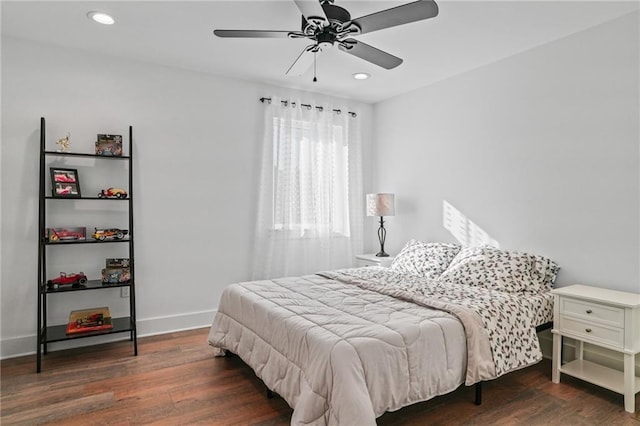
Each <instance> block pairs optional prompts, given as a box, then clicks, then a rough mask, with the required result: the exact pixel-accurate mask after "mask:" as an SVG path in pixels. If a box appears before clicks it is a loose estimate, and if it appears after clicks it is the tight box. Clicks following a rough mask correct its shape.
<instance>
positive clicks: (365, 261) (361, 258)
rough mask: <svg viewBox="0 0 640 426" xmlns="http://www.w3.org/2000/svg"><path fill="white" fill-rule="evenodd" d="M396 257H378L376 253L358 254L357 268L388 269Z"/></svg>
mask: <svg viewBox="0 0 640 426" xmlns="http://www.w3.org/2000/svg"><path fill="white" fill-rule="evenodd" d="M394 257H395V256H388V257H378V256H376V255H375V253H368V254H358V255H356V266H358V267H361V266H384V267H385V268H388V267H389V266H391V262H393V258H394Z"/></svg>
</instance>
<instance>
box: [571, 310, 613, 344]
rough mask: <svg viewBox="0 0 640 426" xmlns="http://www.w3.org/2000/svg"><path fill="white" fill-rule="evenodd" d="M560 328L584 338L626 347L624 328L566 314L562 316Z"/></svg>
mask: <svg viewBox="0 0 640 426" xmlns="http://www.w3.org/2000/svg"><path fill="white" fill-rule="evenodd" d="M560 330H561V331H562V332H569V333H572V334H575V335H576V336H579V337H581V338H584V339H585V340H594V341H597V342H599V343H604V344H607V345H611V346H616V347H619V348H622V347H624V329H623V328H617V327H608V326H604V325H597V324H594V323H593V322H587V321H580V320H577V319H574V318H571V317H567V316H565V315H562V316H560Z"/></svg>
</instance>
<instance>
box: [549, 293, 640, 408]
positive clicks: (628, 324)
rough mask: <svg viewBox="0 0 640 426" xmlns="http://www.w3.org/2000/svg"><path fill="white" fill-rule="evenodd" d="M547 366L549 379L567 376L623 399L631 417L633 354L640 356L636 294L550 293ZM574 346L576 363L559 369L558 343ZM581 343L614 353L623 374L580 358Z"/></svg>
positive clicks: (635, 388)
mask: <svg viewBox="0 0 640 426" xmlns="http://www.w3.org/2000/svg"><path fill="white" fill-rule="evenodd" d="M552 293H553V294H554V307H553V330H551V332H552V333H553V366H552V372H551V379H552V381H553V382H554V383H559V382H560V374H561V373H564V374H568V375H570V376H573V377H577V378H579V379H582V380H585V381H587V382H590V383H593V384H595V385H598V386H601V387H603V388H606V389H609V390H612V391H614V392H617V393H620V394H623V395H624V409H625V410H626V411H628V412H630V413H634V412H635V394H636V393H638V392H640V377H637V376H636V375H635V355H636V354H637V353H640V294H634V293H626V292H623V291H615V290H608V289H604V288H598V287H589V286H585V285H572V286H569V287H562V288H558V289H554V290H552ZM563 337H570V338H572V339H575V341H576V359H575V360H573V361H570V362H567V363H566V364H564V365H563V364H562V338H563ZM584 343H590V344H592V345H596V346H600V347H603V348H607V349H610V350H612V351H616V352H620V353H622V354H623V357H624V371H623V372H621V371H618V370H615V369H612V368H609V367H605V366H602V365H600V364H596V363H594V362H591V361H586V360H584V359H583V352H584Z"/></svg>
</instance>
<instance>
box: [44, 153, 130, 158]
mask: <svg viewBox="0 0 640 426" xmlns="http://www.w3.org/2000/svg"><path fill="white" fill-rule="evenodd" d="M44 153H45V155H55V156H58V157H88V158H104V159H105V160H123V159H124V160H128V159H129V156H128V155H119V156H118V155H98V154H89V153H84V152H58V151H45V152H44Z"/></svg>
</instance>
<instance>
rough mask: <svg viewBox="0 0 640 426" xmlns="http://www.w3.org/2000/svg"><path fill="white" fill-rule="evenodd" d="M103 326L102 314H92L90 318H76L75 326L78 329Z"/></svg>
mask: <svg viewBox="0 0 640 426" xmlns="http://www.w3.org/2000/svg"><path fill="white" fill-rule="evenodd" d="M103 324H104V315H102V314H93V315H91V316H88V317H85V318H78V319H77V320H76V325H77V326H78V327H97V326H99V325H103Z"/></svg>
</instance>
